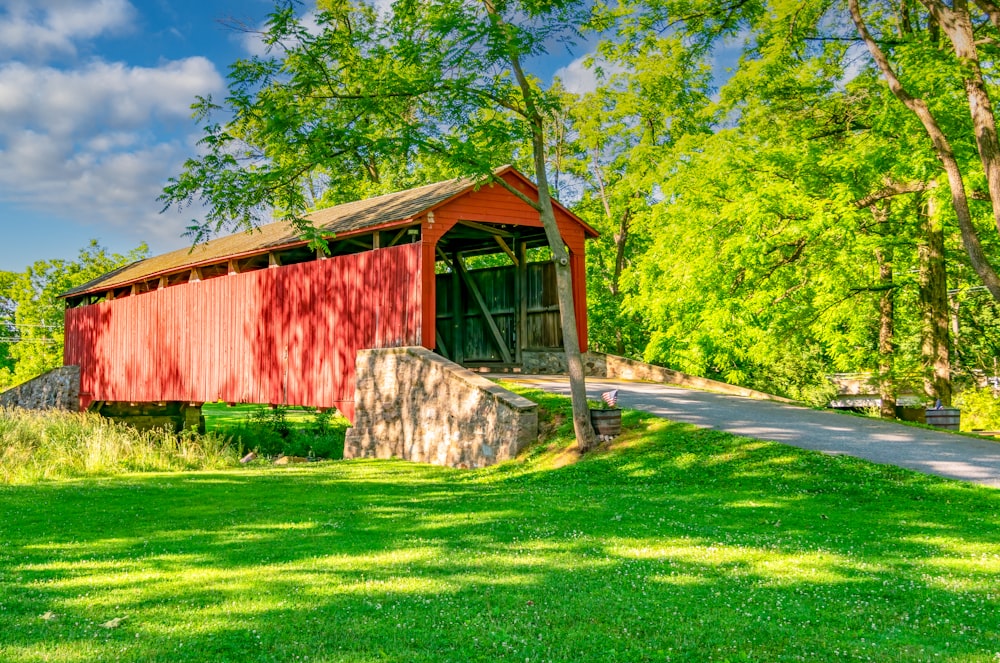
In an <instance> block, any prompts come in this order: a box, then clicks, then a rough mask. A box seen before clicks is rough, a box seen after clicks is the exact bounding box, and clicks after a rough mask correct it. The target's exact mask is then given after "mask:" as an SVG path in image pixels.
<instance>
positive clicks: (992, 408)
mask: <svg viewBox="0 0 1000 663" xmlns="http://www.w3.org/2000/svg"><path fill="white" fill-rule="evenodd" d="M954 405H955V407H957V408H958V409H960V410H961V411H962V430H965V431H973V430H988V431H998V430H1000V396H998V394H997V390H996V389H994V388H992V387H987V388H985V389H979V388H975V387H970V388H968V389H964V390H962V391H961V392H959V394H958V396H956V397H955V402H954Z"/></svg>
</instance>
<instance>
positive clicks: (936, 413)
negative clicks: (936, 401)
mask: <svg viewBox="0 0 1000 663" xmlns="http://www.w3.org/2000/svg"><path fill="white" fill-rule="evenodd" d="M925 415H926V421H927V424H928V425H930V426H934V427H935V428H944V429H945V430H959V425H960V424H961V421H962V413H961V411H960V410H959V409H958V408H955V407H943V408H940V409H937V410H927V411H926V412H925Z"/></svg>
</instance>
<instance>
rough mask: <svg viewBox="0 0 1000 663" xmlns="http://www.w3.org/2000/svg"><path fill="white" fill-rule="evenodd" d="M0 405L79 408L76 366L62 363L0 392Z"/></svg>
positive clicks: (78, 385) (74, 409)
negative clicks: (62, 364) (60, 365)
mask: <svg viewBox="0 0 1000 663" xmlns="http://www.w3.org/2000/svg"><path fill="white" fill-rule="evenodd" d="M0 407H19V408H24V409H25V410H68V411H70V412H78V411H79V410H80V367H79V366H62V367H60V368H54V369H52V370H51V371H49V372H48V373H42V374H41V375H39V376H38V377H37V378H34V379H32V380H28V381H27V382H25V383H23V384H20V385H18V386H16V387H14V388H13V389H8V390H7V391H5V392H3V393H0Z"/></svg>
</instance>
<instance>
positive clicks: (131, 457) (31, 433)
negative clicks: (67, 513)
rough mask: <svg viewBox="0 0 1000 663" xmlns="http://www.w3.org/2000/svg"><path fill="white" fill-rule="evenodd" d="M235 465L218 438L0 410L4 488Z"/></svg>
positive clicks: (230, 449) (90, 417) (89, 417)
mask: <svg viewBox="0 0 1000 663" xmlns="http://www.w3.org/2000/svg"><path fill="white" fill-rule="evenodd" d="M237 460H238V456H237V450H236V449H235V447H234V446H233V445H232V444H230V442H229V440H228V439H227V438H225V437H224V436H220V435H217V434H208V435H197V434H193V433H192V434H184V435H180V436H178V435H174V434H173V433H168V432H166V431H165V430H162V429H160V430H152V431H144V432H139V431H136V430H134V429H132V428H130V427H128V426H125V425H122V424H118V423H115V422H113V421H111V420H110V419H106V418H104V417H101V416H99V415H97V414H91V413H71V412H57V411H44V412H37V411H28V410H20V409H3V408H0V484H3V483H31V482H34V481H38V480H42V479H59V478H67V477H82V476H108V475H114V474H120V473H123V472H149V471H169V470H193V469H204V468H221V467H231V466H233V465H235V464H236V461H237Z"/></svg>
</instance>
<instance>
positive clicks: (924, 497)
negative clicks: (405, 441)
mask: <svg viewBox="0 0 1000 663" xmlns="http://www.w3.org/2000/svg"><path fill="white" fill-rule="evenodd" d="M531 397H532V398H537V399H539V400H541V401H542V402H543V405H544V407H545V410H544V412H543V416H542V427H543V429H544V430H545V431H546V432H547V435H548V438H547V439H548V442H546V443H543V444H540V445H538V446H536V447H534V448H532V449H530V450H528V451H527V452H526V453H525V454H524V455H523V456H522V458H521V459H519V460H518V461H516V462H512V463H507V464H503V465H500V466H496V467H494V468H488V469H484V470H476V471H460V470H450V469H444V468H437V467H430V466H425V465H415V464H409V463H405V462H401V461H348V462H325V463H316V464H311V465H308V466H298V467H292V468H269V467H252V468H240V469H236V470H227V471H212V472H200V473H194V474H190V473H189V474H169V473H159V474H149V475H128V476H122V477H118V478H107V479H77V480H63V481H51V482H42V483H36V484H32V485H18V486H9V485H8V486H0V660H3V661H39V660H53V661H95V660H124V661H295V660H310V661H351V662H359V663H360V662H368V661H427V662H430V661H455V662H464V661H517V662H518V663H522V662H524V661H625V662H632V661H843V660H870V661H937V660H941V661H977V662H982V663H996V661H997V660H998V659H997V655H998V653H1000V584H998V582H997V580H996V578H997V577H998V576H1000V527H998V525H1000V497H998V493H997V491H995V490H991V489H987V488H983V487H977V486H971V485H966V484H962V483H958V482H953V481H948V480H945V479H939V478H934V477H925V476H921V475H917V474H914V473H912V472H908V471H906V470H901V469H898V468H893V467H888V466H877V465H872V464H870V463H866V462H864V461H860V460H856V459H852V458H848V457H829V456H824V455H821V454H814V453H811V452H808V451H803V450H799V449H794V448H790V447H785V446H781V445H777V444H768V443H762V442H760V441H756V440H747V439H741V438H735V437H732V436H729V435H726V434H724V433H719V432H713V431H704V430H702V431H698V430H694V429H692V428H690V427H687V426H681V425H675V424H671V423H669V422H664V421H661V420H656V419H652V418H648V417H645V416H644V415H640V414H638V413H634V412H626V413H625V425H626V429H627V432H626V434H625V435H624V436H623V437H622V438H619V440H617V441H616V443H615V444H614V446H613V447H612V448H608V449H602V450H599V451H597V452H594V453H592V454H588V455H587V456H586V457H584V458H582V459H581V458H579V457H578V456H577V455H576V454H575V453H574V451H573V449H572V445H571V442H570V440H569V437H568V436H569V423H568V420H567V418H566V412H565V407H566V406H565V401H563V400H562V399H559V398H557V397H551V396H545V395H543V394H538V393H531ZM43 616H44V617H45V618H43ZM117 617H124V620H123V621H121V622H120V624H119V625H117V626H116V627H115V628H104V627H102V624H107V623H108V622H109V620H112V619H114V618H117Z"/></svg>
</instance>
